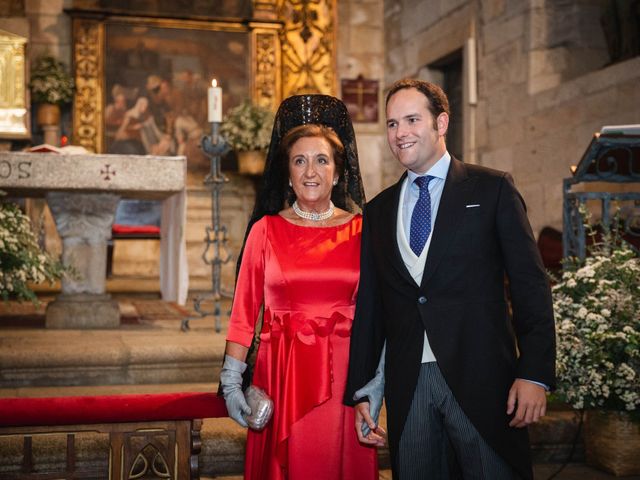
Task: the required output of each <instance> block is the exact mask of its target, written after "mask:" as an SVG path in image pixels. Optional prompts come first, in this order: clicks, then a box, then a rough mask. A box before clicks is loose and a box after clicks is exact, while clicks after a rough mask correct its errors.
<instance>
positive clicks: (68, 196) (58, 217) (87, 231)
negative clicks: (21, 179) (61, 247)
mask: <svg viewBox="0 0 640 480" xmlns="http://www.w3.org/2000/svg"><path fill="white" fill-rule="evenodd" d="M119 201H120V197H119V196H118V195H113V194H111V193H69V192H50V193H48V194H47V203H48V204H49V208H50V209H51V213H52V214H53V218H54V220H55V222H56V228H57V229H58V234H59V235H60V237H62V240H63V242H65V241H66V242H69V244H78V243H89V244H93V243H104V242H106V241H107V240H109V239H110V238H111V225H112V224H113V220H114V218H115V214H116V208H117V207H118V202H119Z"/></svg>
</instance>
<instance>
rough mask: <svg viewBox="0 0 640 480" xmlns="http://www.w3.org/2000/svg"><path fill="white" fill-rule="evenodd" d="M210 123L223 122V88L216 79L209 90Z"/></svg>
mask: <svg viewBox="0 0 640 480" xmlns="http://www.w3.org/2000/svg"><path fill="white" fill-rule="evenodd" d="M208 90H209V91H208V100H209V102H208V104H209V109H208V110H209V122H222V88H220V87H218V82H217V81H216V79H215V78H214V79H213V80H211V87H209V89H208Z"/></svg>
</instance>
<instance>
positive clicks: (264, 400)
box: [244, 385, 273, 431]
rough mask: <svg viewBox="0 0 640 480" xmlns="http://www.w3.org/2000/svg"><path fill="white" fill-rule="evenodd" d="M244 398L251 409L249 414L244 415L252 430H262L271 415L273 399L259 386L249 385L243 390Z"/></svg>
mask: <svg viewBox="0 0 640 480" xmlns="http://www.w3.org/2000/svg"><path fill="white" fill-rule="evenodd" d="M244 398H245V400H246V401H247V405H249V408H250V409H251V415H248V416H246V417H245V420H246V421H247V424H249V427H250V428H251V429H253V430H258V431H260V430H262V429H263V428H264V427H266V426H267V423H269V420H271V416H272V415H273V400H271V398H270V397H269V395H267V394H266V393H265V392H264V390H262V389H261V388H260V387H256V386H254V385H250V386H249V388H247V389H246V390H245V391H244Z"/></svg>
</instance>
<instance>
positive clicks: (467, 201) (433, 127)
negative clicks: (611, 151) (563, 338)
mask: <svg viewBox="0 0 640 480" xmlns="http://www.w3.org/2000/svg"><path fill="white" fill-rule="evenodd" d="M448 123H449V105H448V101H447V98H446V96H445V94H444V92H442V90H441V89H440V88H439V87H438V86H436V85H433V84H431V83H428V82H423V81H418V80H401V81H399V82H397V83H396V84H394V85H393V86H392V87H391V90H390V91H389V94H388V95H387V139H388V141H389V146H390V148H391V151H392V153H393V154H394V156H395V157H396V158H397V160H398V161H399V162H400V163H401V164H402V166H404V167H405V168H406V169H407V172H406V173H405V174H404V175H403V176H402V177H401V179H400V181H399V182H398V183H396V184H395V185H393V186H391V187H390V188H388V189H386V190H385V191H383V192H382V193H380V194H379V195H378V196H377V197H376V198H374V199H373V200H372V201H371V202H369V203H368V204H367V205H366V207H365V210H364V225H363V243H362V256H361V276H360V289H359V294H358V302H357V307H356V316H355V319H354V324H353V331H352V336H351V352H350V364H349V378H348V383H347V391H346V394H345V403H347V404H355V405H356V410H357V418H356V429H357V431H358V435H359V437H360V439H361V441H363V442H365V443H371V444H377V443H379V441H380V436H378V433H380V431H379V430H377V429H376V423H375V420H377V418H373V419H372V418H371V416H370V414H369V404H370V402H372V406H373V403H379V401H380V399H379V398H376V397H377V396H379V395H380V394H379V393H377V391H381V390H382V388H380V387H381V385H383V384H384V396H385V401H386V405H387V420H388V421H387V426H388V430H389V447H390V451H391V458H392V467H393V472H394V478H400V479H401V480H407V479H423V478H429V479H447V478H450V477H451V476H453V471H452V470H451V466H452V465H456V468H458V469H459V470H458V474H460V473H461V474H462V476H463V477H464V478H465V479H467V478H479V479H490V480H501V479H515V478H525V479H531V478H532V469H531V459H530V453H529V440H528V434H527V429H526V428H525V427H526V426H527V425H529V424H531V423H533V422H536V421H537V420H538V419H539V418H540V417H541V416H543V415H544V414H545V409H546V392H545V390H548V389H549V388H553V386H554V383H555V333H554V321H553V311H552V300H551V294H550V289H549V285H548V281H547V276H546V274H545V271H544V268H543V266H542V262H541V260H540V255H539V253H538V250H537V248H536V242H535V239H534V237H533V234H532V231H531V227H530V225H529V222H528V220H527V216H526V211H525V205H524V202H523V200H522V197H521V196H520V194H519V193H518V191H517V190H516V188H515V187H514V185H513V180H512V179H511V176H510V175H509V174H507V173H503V172H498V171H495V170H491V169H488V168H483V167H480V166H476V165H468V164H464V163H462V162H460V161H458V160H456V159H455V158H452V157H451V156H450V155H449V153H448V152H447V150H446V144H445V135H446V132H447V127H448ZM505 276H506V279H507V280H508V289H505ZM506 290H507V291H508V294H509V295H508V298H509V300H510V305H511V307H512V308H511V310H512V311H511V312H510V309H509V304H508V302H507V295H506ZM385 342H386V349H385V350H386V354H383V358H382V359H381V360H380V362H381V364H385V365H384V374H378V375H377V376H375V375H374V374H375V372H376V366H377V365H378V360H379V359H380V356H381V352H383V345H384V344H385ZM374 376H375V378H374ZM372 379H373V380H372ZM363 386H364V388H362V387H363ZM354 397H355V398H354ZM358 402H359V403H358ZM376 410H377V409H376ZM363 427H364V430H365V433H367V432H366V430H367V427H369V428H371V430H372V431H371V432H370V433H368V434H367V436H364V435H363V433H362V428H363Z"/></svg>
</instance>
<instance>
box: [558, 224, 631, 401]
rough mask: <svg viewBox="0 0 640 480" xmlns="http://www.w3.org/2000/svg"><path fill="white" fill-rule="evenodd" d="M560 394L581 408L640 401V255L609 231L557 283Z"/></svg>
mask: <svg viewBox="0 0 640 480" xmlns="http://www.w3.org/2000/svg"><path fill="white" fill-rule="evenodd" d="M552 291H553V306H554V312H555V316H556V338H557V373H558V394H559V395H560V396H561V397H563V398H564V400H566V401H567V402H568V403H569V404H570V405H571V406H572V407H574V408H576V409H608V410H627V411H630V412H634V411H638V410H639V407H640V258H638V257H637V256H636V254H635V253H634V251H633V250H631V248H629V247H628V246H627V245H626V244H624V243H622V244H620V243H619V242H614V241H613V240H612V239H611V236H610V235H609V236H605V242H604V244H601V245H599V246H597V247H596V248H595V249H594V251H593V255H592V256H589V257H587V259H586V260H585V261H584V262H583V263H579V262H577V260H575V259H570V260H568V261H565V263H564V271H563V274H562V278H561V279H560V281H559V282H558V283H557V284H556V285H554V286H553V289H552Z"/></svg>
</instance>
